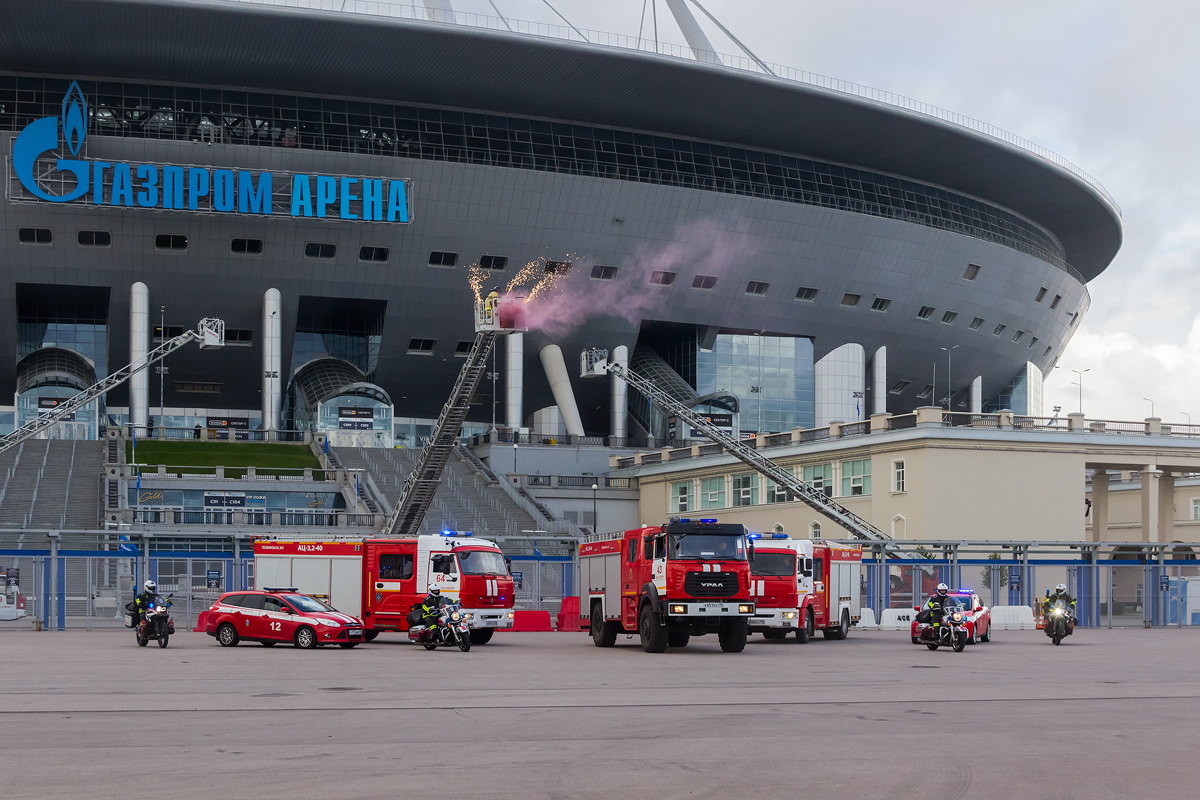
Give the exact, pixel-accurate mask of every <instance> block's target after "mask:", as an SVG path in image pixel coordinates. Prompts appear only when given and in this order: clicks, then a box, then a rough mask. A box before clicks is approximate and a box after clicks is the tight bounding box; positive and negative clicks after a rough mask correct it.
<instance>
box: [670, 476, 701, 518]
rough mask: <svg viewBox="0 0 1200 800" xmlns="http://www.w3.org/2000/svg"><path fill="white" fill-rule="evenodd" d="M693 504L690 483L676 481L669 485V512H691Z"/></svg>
mask: <svg viewBox="0 0 1200 800" xmlns="http://www.w3.org/2000/svg"><path fill="white" fill-rule="evenodd" d="M694 505H695V503H694V502H693V501H692V482H691V481H677V482H675V483H673V484H671V511H672V512H679V511H685V512H686V511H691V510H692V507H693V506H694Z"/></svg>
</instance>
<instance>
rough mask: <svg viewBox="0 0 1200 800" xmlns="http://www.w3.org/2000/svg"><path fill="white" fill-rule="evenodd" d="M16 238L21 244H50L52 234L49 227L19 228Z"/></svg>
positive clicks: (52, 238) (52, 239)
mask: <svg viewBox="0 0 1200 800" xmlns="http://www.w3.org/2000/svg"><path fill="white" fill-rule="evenodd" d="M17 240H18V241H19V242H20V243H21V244H50V243H51V242H52V241H54V234H53V233H51V232H50V229H49V228H21V229H20V230H18V231H17Z"/></svg>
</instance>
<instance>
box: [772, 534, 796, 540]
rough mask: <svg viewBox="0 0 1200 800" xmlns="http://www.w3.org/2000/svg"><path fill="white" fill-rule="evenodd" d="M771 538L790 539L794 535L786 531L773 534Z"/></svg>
mask: <svg viewBox="0 0 1200 800" xmlns="http://www.w3.org/2000/svg"><path fill="white" fill-rule="evenodd" d="M771 538H772V539H790V538H792V537H790V536H788V535H787V534H786V533H776V534H772V536H771Z"/></svg>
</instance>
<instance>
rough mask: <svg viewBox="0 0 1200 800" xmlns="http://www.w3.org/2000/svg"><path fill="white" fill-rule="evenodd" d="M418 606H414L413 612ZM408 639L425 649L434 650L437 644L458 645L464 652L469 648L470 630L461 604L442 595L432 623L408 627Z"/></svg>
mask: <svg viewBox="0 0 1200 800" xmlns="http://www.w3.org/2000/svg"><path fill="white" fill-rule="evenodd" d="M417 608H418V607H414V609H413V610H414V612H416V611H417ZM408 639H409V641H411V642H415V643H417V644H419V645H421V646H422V647H424V648H425V649H426V650H436V649H438V647H439V646H442V647H452V646H454V645H457V646H458V649H459V650H462V651H463V652H464V653H465V652H467V651H468V650H470V649H471V632H470V630H469V629H468V628H467V621H466V620H465V619H464V618H463V615H462V606H461V605H460V604H459V603H457V602H455V601H453V600H450V599H449V598H446V597H443V598H442V602H441V605H440V606H439V608H438V618H437V621H436V622H434V624H433V625H416V626H414V627H410V628H409V629H408Z"/></svg>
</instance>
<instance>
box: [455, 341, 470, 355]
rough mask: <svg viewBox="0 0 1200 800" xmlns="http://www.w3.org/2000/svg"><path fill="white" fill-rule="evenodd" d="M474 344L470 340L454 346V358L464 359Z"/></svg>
mask: <svg viewBox="0 0 1200 800" xmlns="http://www.w3.org/2000/svg"><path fill="white" fill-rule="evenodd" d="M473 344H475V343H474V342H473V341H471V340H470V339H464V340H463V341H461V342H459V343H458V344H457V345H455V346H454V357H455V358H466V357H467V356H468V355H469V354H470V352H471V345H473Z"/></svg>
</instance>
